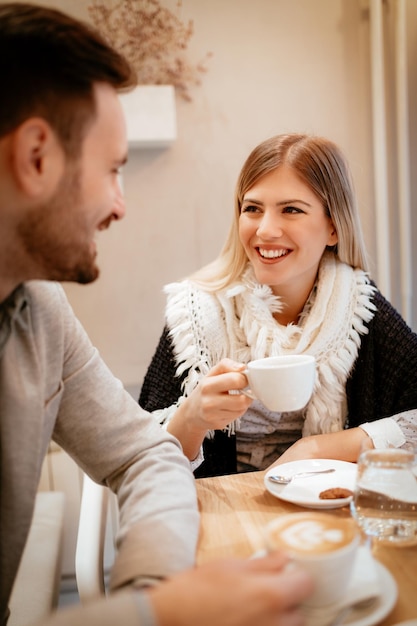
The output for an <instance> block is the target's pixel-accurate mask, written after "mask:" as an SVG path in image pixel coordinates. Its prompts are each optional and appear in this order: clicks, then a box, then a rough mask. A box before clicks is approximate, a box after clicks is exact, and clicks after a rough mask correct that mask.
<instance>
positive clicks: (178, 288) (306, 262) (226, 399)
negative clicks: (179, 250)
mask: <svg viewBox="0 0 417 626" xmlns="http://www.w3.org/2000/svg"><path fill="white" fill-rule="evenodd" d="M367 269H368V268H367V261H366V251H365V247H364V244H363V237H362V230H361V226H360V220H359V214H358V209H357V205H356V198H355V194H354V191H353V184H352V180H351V176H350V172H349V168H348V165H347V163H346V160H345V158H344V156H343V154H342V153H341V151H340V149H339V148H338V147H337V146H336V145H335V144H334V143H332V142H331V141H329V140H327V139H325V138H322V137H314V136H308V135H300V134H289V135H278V136H276V137H272V138H270V139H268V140H266V141H264V142H263V143H261V144H260V145H259V146H257V147H256V148H255V149H254V150H253V151H252V152H251V154H250V155H249V157H248V158H247V160H246V162H245V163H244V165H243V168H242V170H241V173H240V176H239V179H238V182H237V188H236V194H235V213H234V216H233V220H232V225H231V228H230V232H229V236H228V238H227V240H226V243H225V245H224V247H223V250H222V252H221V253H220V255H219V257H218V258H217V259H215V260H214V261H213V262H212V263H211V264H210V265H208V266H206V267H203V268H202V269H201V270H199V271H198V272H196V273H195V274H193V275H192V276H190V278H189V279H187V280H184V281H181V282H179V283H173V284H171V285H168V286H167V287H166V288H165V291H166V293H167V296H168V302H167V308H166V326H165V328H164V331H163V333H162V337H161V339H160V342H159V345H158V347H157V349H156V352H155V355H154V357H153V360H152V362H151V364H150V366H149V369H148V372H147V375H146V377H145V380H144V384H143V387H142V391H141V395H140V398H139V402H140V404H141V405H142V406H143V407H144V408H146V409H148V410H150V411H153V412H154V415H155V418H156V419H157V420H158V421H159V423H161V424H162V425H163V426H164V428H167V430H168V431H169V432H171V433H172V434H173V435H175V436H176V437H177V438H178V439H179V440H180V441H181V443H182V446H183V450H184V453H185V454H186V455H187V456H188V458H189V459H190V461H191V462H192V466H193V468H194V470H195V473H196V475H197V476H207V475H212V474H221V473H232V472H234V471H236V470H238V471H240V472H242V471H246V470H256V469H265V468H266V467H268V466H269V465H270V464H272V463H274V462H276V461H277V460H278V462H280V463H283V462H288V461H293V460H297V459H300V458H312V457H316V458H334V459H340V460H342V461H356V459H357V457H358V455H359V452H360V449H361V446H362V445H367V446H368V447H373V446H380V447H385V446H390V445H392V446H396V447H400V446H402V445H404V444H405V443H406V441H407V440H411V441H415V440H416V438H417V435H416V427H415V425H416V422H417V411H414V409H415V408H416V407H417V382H416V379H415V371H416V369H417V335H415V334H414V333H413V332H412V331H411V330H410V329H409V328H408V327H407V326H406V324H405V322H404V321H403V320H402V319H401V317H400V316H399V314H398V313H397V312H396V311H395V310H394V309H393V307H392V306H391V305H390V304H389V302H387V301H386V300H385V299H384V297H383V296H382V294H381V293H380V292H379V291H378V289H377V287H376V286H375V284H374V283H372V281H370V279H369V277H368V273H367ZM387 328H390V331H391V332H390V333H389V334H388V333H387V332H386V329H387ZM281 354H311V355H313V356H314V357H315V359H316V363H317V375H316V383H315V387H314V390H313V394H312V397H311V399H310V401H309V402H308V404H307V405H306V406H305V407H304V408H303V409H302V410H300V411H293V412H288V413H276V412H271V411H269V410H267V409H266V408H265V407H264V406H263V405H262V404H261V403H260V402H259V401H254V402H253V403H252V404H251V402H250V400H249V399H248V398H247V397H246V395H244V394H242V393H240V394H239V393H230V391H231V390H235V391H236V390H238V391H239V390H242V389H244V387H245V386H246V385H247V379H246V376H245V374H244V370H245V363H247V362H249V361H251V360H254V359H259V358H263V357H268V356H276V355H281ZM277 384H280V382H279V380H278V381H277ZM367 422H370V423H367ZM200 466H201V467H200Z"/></svg>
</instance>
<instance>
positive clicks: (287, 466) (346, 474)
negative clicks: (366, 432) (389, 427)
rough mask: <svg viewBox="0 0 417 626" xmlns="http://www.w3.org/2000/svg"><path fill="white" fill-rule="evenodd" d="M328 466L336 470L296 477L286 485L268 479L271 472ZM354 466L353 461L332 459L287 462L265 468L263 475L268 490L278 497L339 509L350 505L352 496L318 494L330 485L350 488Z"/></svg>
mask: <svg viewBox="0 0 417 626" xmlns="http://www.w3.org/2000/svg"><path fill="white" fill-rule="evenodd" d="M330 468H334V469H335V470H336V471H335V472H333V473H332V474H317V476H307V477H304V478H295V479H294V480H293V481H291V482H290V483H289V484H288V485H278V484H277V483H273V482H271V481H270V480H269V479H268V476H269V475H270V474H280V475H282V476H293V475H294V474H297V473H298V472H310V471H313V470H324V469H330ZM356 469H357V466H356V463H348V462H347V461H333V460H332V459H306V460H305V461H290V462H289V463H283V464H282V465H276V466H275V467H273V468H271V469H270V470H268V472H267V473H266V474H265V477H264V484H265V487H266V489H267V490H268V491H269V493H271V494H272V495H273V496H276V497H277V498H280V499H281V500H286V501H287V502H292V503H293V504H298V505H299V506H304V507H307V508H310V509H338V508H340V507H342V506H346V505H347V504H349V502H350V501H351V499H352V496H350V497H348V498H337V499H334V500H321V499H320V498H319V493H320V492H321V491H324V490H325V489H330V488H331V487H343V488H345V489H350V490H351V491H353V489H354V486H355V478H356Z"/></svg>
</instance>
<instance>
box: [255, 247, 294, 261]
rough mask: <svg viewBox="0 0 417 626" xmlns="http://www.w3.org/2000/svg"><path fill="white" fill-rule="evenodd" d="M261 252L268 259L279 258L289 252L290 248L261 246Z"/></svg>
mask: <svg viewBox="0 0 417 626" xmlns="http://www.w3.org/2000/svg"><path fill="white" fill-rule="evenodd" d="M259 254H260V255H261V256H262V257H264V258H266V259H278V258H279V257H281V256H285V255H286V254H288V250H264V249H263V248H259Z"/></svg>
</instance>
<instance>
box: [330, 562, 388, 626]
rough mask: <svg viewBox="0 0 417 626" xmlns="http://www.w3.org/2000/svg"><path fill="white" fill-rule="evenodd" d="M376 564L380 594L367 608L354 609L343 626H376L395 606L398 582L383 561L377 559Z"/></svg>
mask: <svg viewBox="0 0 417 626" xmlns="http://www.w3.org/2000/svg"><path fill="white" fill-rule="evenodd" d="M375 564H376V570H377V573H378V577H379V585H380V590H381V593H380V595H379V596H378V598H377V600H376V601H375V603H374V604H372V606H370V607H368V608H367V609H356V610H352V611H351V612H350V613H349V614H348V615H347V616H346V618H345V620H344V621H343V622H342V625H343V626H374V624H378V623H379V622H380V621H381V620H383V619H384V617H385V616H386V615H388V613H390V611H391V610H392V609H393V608H394V605H395V603H396V601H397V595H398V592H397V583H396V582H395V580H394V578H393V577H392V575H391V573H390V572H389V571H388V570H387V569H386V567H384V566H383V565H382V563H380V562H379V561H375Z"/></svg>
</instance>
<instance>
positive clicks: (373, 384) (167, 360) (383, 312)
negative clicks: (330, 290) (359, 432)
mask: <svg viewBox="0 0 417 626" xmlns="http://www.w3.org/2000/svg"><path fill="white" fill-rule="evenodd" d="M373 302H374V304H375V305H376V307H377V311H376V313H375V315H374V317H373V319H372V320H371V321H370V322H369V323H368V324H367V327H368V331H369V332H368V334H366V335H362V336H361V346H360V349H359V354H358V357H357V359H356V361H355V363H354V366H353V368H352V371H351V372H350V376H349V378H348V380H347V384H346V393H347V403H348V419H347V423H346V426H345V427H346V428H354V427H355V426H359V424H363V423H365V422H373V421H375V420H377V419H381V418H383V417H389V416H390V415H395V414H396V413H400V412H402V411H406V410H409V409H413V408H417V334H416V333H414V332H413V331H412V330H411V329H410V328H409V327H408V326H407V324H406V323H405V322H404V320H403V319H402V317H401V316H400V315H399V313H398V312H397V311H396V310H395V309H394V307H393V306H392V305H391V304H390V303H389V302H388V301H387V300H386V299H385V298H384V297H383V296H382V294H381V293H380V292H379V291H376V292H375V294H374V296H373ZM176 367H177V366H176V363H175V358H174V354H173V347H172V342H171V338H170V336H169V330H168V328H167V327H165V328H164V330H163V333H162V336H161V338H160V340H159V344H158V347H157V349H156V352H155V354H154V356H153V359H152V361H151V364H150V366H149V368H148V371H147V373H146V376H145V379H144V381H143V386H142V389H141V393H140V397H139V404H140V405H141V406H142V407H143V408H144V409H146V410H147V411H155V410H156V409H162V408H165V407H168V406H170V405H171V404H174V403H175V402H177V400H178V398H179V397H180V396H182V391H181V382H182V380H183V378H184V377H186V375H187V372H185V373H184V375H183V377H182V378H178V377H177V376H176V374H175V371H176ZM416 428H417V424H416ZM204 457H205V460H204V462H203V463H202V464H201V465H200V467H199V468H198V469H197V470H196V471H195V472H194V474H195V476H197V477H202V476H216V475H221V474H231V473H235V472H236V439H235V437H234V436H230V437H229V436H228V435H227V433H224V432H223V431H216V432H215V437H214V439H207V438H206V439H205V440H204Z"/></svg>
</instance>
